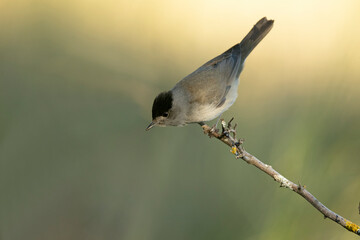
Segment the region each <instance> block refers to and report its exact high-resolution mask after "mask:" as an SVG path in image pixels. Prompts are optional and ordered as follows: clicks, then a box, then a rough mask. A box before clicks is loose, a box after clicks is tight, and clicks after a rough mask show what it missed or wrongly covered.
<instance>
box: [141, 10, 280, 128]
mask: <svg viewBox="0 0 360 240" xmlns="http://www.w3.org/2000/svg"><path fill="white" fill-rule="evenodd" d="M273 23H274V21H273V20H267V19H266V17H264V18H262V19H260V20H259V21H258V22H257V23H256V24H255V26H254V27H253V28H252V29H251V31H250V32H249V33H248V34H247V35H246V37H245V38H244V39H243V40H242V41H241V42H240V43H238V44H236V45H235V46H233V47H232V48H230V49H229V50H227V51H226V52H224V53H223V54H221V55H219V56H217V57H216V58H214V59H212V60H210V61H208V62H207V63H205V64H204V65H202V66H201V67H200V68H198V69H197V70H196V71H195V72H193V73H191V74H190V75H188V76H187V77H185V78H184V79H182V80H181V81H179V82H178V83H177V84H176V85H175V87H174V88H173V89H171V90H170V91H167V92H162V93H160V94H159V95H158V96H157V97H156V98H155V100H154V103H153V107H152V122H151V123H150V125H149V126H148V127H147V128H146V130H149V129H150V128H152V127H154V126H161V127H165V126H184V125H186V124H188V123H203V122H206V121H210V120H213V119H214V118H216V117H219V116H220V115H221V114H222V113H223V112H225V111H226V110H227V109H228V108H229V107H230V106H231V105H233V103H234V102H235V100H236V98H237V88H238V85H239V76H240V73H241V71H242V69H243V66H244V61H245V59H246V57H247V56H248V55H249V54H250V52H251V51H252V50H253V49H254V48H255V47H256V45H258V43H259V42H260V41H261V40H262V39H263V38H264V37H265V36H266V35H267V34H268V32H269V31H270V30H271V28H272V26H273Z"/></svg>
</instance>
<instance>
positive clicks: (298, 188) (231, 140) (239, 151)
mask: <svg viewBox="0 0 360 240" xmlns="http://www.w3.org/2000/svg"><path fill="white" fill-rule="evenodd" d="M232 120H233V118H232V119H231V120H230V121H229V123H228V124H226V123H225V121H224V120H223V119H222V120H221V125H222V132H221V133H219V131H218V130H216V129H215V130H214V129H213V128H211V127H209V126H208V125H205V124H201V127H202V128H203V130H204V133H205V134H207V135H208V136H209V137H215V138H217V139H219V140H220V141H222V142H223V143H225V144H226V145H228V146H229V147H231V152H232V153H233V154H235V156H236V158H241V159H242V160H244V161H245V162H247V163H248V164H251V165H254V166H255V167H257V168H258V169H260V170H261V171H263V172H264V173H266V174H267V175H269V176H270V177H272V178H273V179H274V180H275V181H277V182H278V183H280V187H285V188H288V189H290V190H292V191H294V192H296V193H297V194H299V195H300V196H302V197H303V198H305V199H306V201H308V202H309V203H310V204H311V205H313V206H314V207H315V208H316V209H317V210H318V211H320V212H321V213H322V214H323V215H324V218H329V219H331V220H333V221H334V222H336V223H338V224H340V225H341V226H343V227H344V228H346V229H347V230H349V231H350V232H353V233H355V234H357V235H359V236H360V227H359V226H358V225H357V224H355V223H353V222H351V221H349V220H347V219H345V218H343V217H342V216H340V215H339V214H336V213H335V212H333V211H331V210H330V209H329V208H327V207H326V206H325V205H324V204H322V203H321V202H320V201H319V200H317V199H316V198H315V197H314V196H313V195H312V194H311V193H310V192H309V191H307V190H306V189H305V186H302V185H301V184H295V183H293V182H292V181H290V180H288V179H287V178H285V177H284V176H283V175H281V174H280V173H278V172H277V171H275V170H274V169H273V168H272V166H270V165H267V164H265V163H263V162H261V161H260V160H259V159H257V158H256V157H254V156H253V155H251V154H250V153H248V152H246V151H245V149H244V148H243V147H242V143H243V140H242V139H239V140H237V139H236V132H235V127H236V125H235V126H234V128H232V127H231V122H232ZM231 134H232V135H233V136H231ZM359 212H360V205H359Z"/></svg>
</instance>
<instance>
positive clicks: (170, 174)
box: [0, 0, 360, 240]
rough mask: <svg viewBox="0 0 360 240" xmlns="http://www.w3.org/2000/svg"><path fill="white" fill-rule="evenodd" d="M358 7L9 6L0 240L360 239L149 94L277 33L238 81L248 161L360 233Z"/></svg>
mask: <svg viewBox="0 0 360 240" xmlns="http://www.w3.org/2000/svg"><path fill="white" fill-rule="evenodd" d="M359 10H360V3H359V1H357V0H353V1H350V0H349V1H326V2H324V1H321V2H320V1H310V0H307V1H271V2H270V1H251V2H250V1H247V2H245V1H234V0H227V1H221V2H219V1H212V0H206V1H205V0H204V1H196V2H195V1H190V0H187V1H165V0H156V1H144V0H135V1H118V0H116V1H115V0H106V1H95V0H76V1H70V0H65V1H52V0H47V1H46V0H44V1H42V0H16V1H14V0H2V1H0V190H1V194H0V239H4V240H7V239H15V240H16V239H30V240H31V239H36V240H38V239H54V240H56V239H90V240H92V239H94V240H95V239H96V240H97V239H124V240H133V239H134V240H140V239H174V240H175V239H355V237H356V236H355V235H354V234H352V233H349V232H348V231H346V230H345V229H343V228H341V227H340V226H339V225H337V224H335V223H333V222H331V221H330V220H324V219H323V216H322V215H321V214H320V213H319V212H317V211H316V210H315V209H314V208H313V207H312V206H311V205H310V204H308V203H307V202H305V200H303V199H302V198H301V197H300V196H298V195H296V194H294V193H292V192H290V191H288V190H284V189H282V188H279V184H276V183H275V182H274V181H273V180H272V179H271V178H269V177H268V176H266V175H265V174H263V173H261V172H260V171H258V170H257V169H255V168H254V167H252V166H249V165H247V164H246V163H244V162H243V161H241V160H235V159H234V157H233V156H232V155H231V154H230V153H229V149H228V148H227V147H226V146H225V145H224V144H221V143H220V142H218V141H216V140H213V139H209V138H207V137H206V136H204V135H203V133H202V130H201V128H200V127H199V126H197V125H189V126H186V127H182V128H175V127H168V128H154V129H152V130H151V131H150V132H145V131H144V129H145V127H146V126H147V124H148V123H149V122H150V120H151V106H152V101H153V99H154V97H155V96H156V94H157V93H158V92H160V91H163V90H167V89H170V88H171V87H172V86H173V85H174V84H175V83H176V82H177V81H178V80H180V79H181V78H183V77H184V76H186V75H187V74H189V73H190V72H192V71H193V70H195V69H196V68H197V67H199V66H200V65H201V64H203V63H204V62H206V61H207V60H209V59H211V58H213V57H215V56H216V55H218V54H220V53H222V52H223V51H225V50H227V49H228V48H229V47H230V46H232V45H233V44H235V43H236V42H239V41H240V40H241V39H242V37H244V36H245V34H246V33H247V32H248V31H249V30H250V29H251V27H252V26H253V24H255V23H256V21H257V20H259V19H260V18H261V17H263V16H267V17H268V18H270V19H275V25H274V28H273V30H272V31H271V32H270V34H269V35H268V36H267V37H266V38H265V39H264V41H263V42H261V43H260V44H259V46H258V47H257V48H256V49H255V50H254V51H253V53H252V54H251V55H250V56H249V58H248V59H247V62H246V66H245V69H244V71H243V73H242V75H241V84H240V87H239V91H238V92H239V97H238V100H237V102H236V103H235V104H234V105H233V106H232V107H231V108H230V110H229V111H228V112H226V113H225V114H224V115H223V116H224V118H226V119H229V118H231V117H232V116H234V117H235V121H236V122H237V123H238V125H239V126H238V134H239V135H240V136H241V137H243V138H245V140H246V141H245V148H246V149H247V150H248V151H249V152H250V153H252V154H254V155H255V156H257V157H258V158H260V159H261V160H263V161H264V162H266V163H268V164H271V165H272V166H273V167H274V168H275V169H276V170H278V171H280V172H281V173H282V174H284V175H285V176H286V177H288V178H289V179H290V180H292V181H294V182H296V183H298V182H300V183H301V184H305V185H306V186H307V189H308V190H310V191H311V192H312V193H313V194H314V195H315V196H316V197H318V199H319V200H320V201H322V202H323V203H324V204H325V205H327V206H328V207H329V208H331V209H332V210H334V211H336V212H337V213H339V214H341V215H342V216H344V217H346V218H349V219H350V220H352V221H354V222H356V223H360V215H359V214H358V210H357V206H358V204H359V200H360V191H359V190H360V164H359V155H360V108H359V103H360V67H359V66H360V48H359V42H360V15H359Z"/></svg>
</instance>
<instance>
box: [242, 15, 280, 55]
mask: <svg viewBox="0 0 360 240" xmlns="http://www.w3.org/2000/svg"><path fill="white" fill-rule="evenodd" d="M273 24H274V20H267V19H266V17H263V18H262V19H260V20H259V21H258V22H257V23H256V24H255V25H254V27H253V28H252V29H251V30H250V32H249V33H248V34H247V35H246V36H245V37H244V39H243V40H242V41H241V42H240V44H239V45H240V53H241V59H242V60H243V61H244V60H245V59H246V57H247V56H248V55H249V54H250V53H251V51H252V50H253V49H254V48H255V47H256V46H257V45H258V44H259V42H260V41H261V40H262V39H263V38H264V37H265V36H266V35H267V34H268V33H269V32H270V30H271V28H272V26H273Z"/></svg>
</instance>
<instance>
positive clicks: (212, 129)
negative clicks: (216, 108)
mask: <svg viewBox="0 0 360 240" xmlns="http://www.w3.org/2000/svg"><path fill="white" fill-rule="evenodd" d="M220 118H221V114H220V115H219V117H218V119H217V120H216V123H215V124H214V125H213V126H212V127H211V130H210V131H211V132H216V131H218V129H217V125H218V123H219V121H220Z"/></svg>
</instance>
